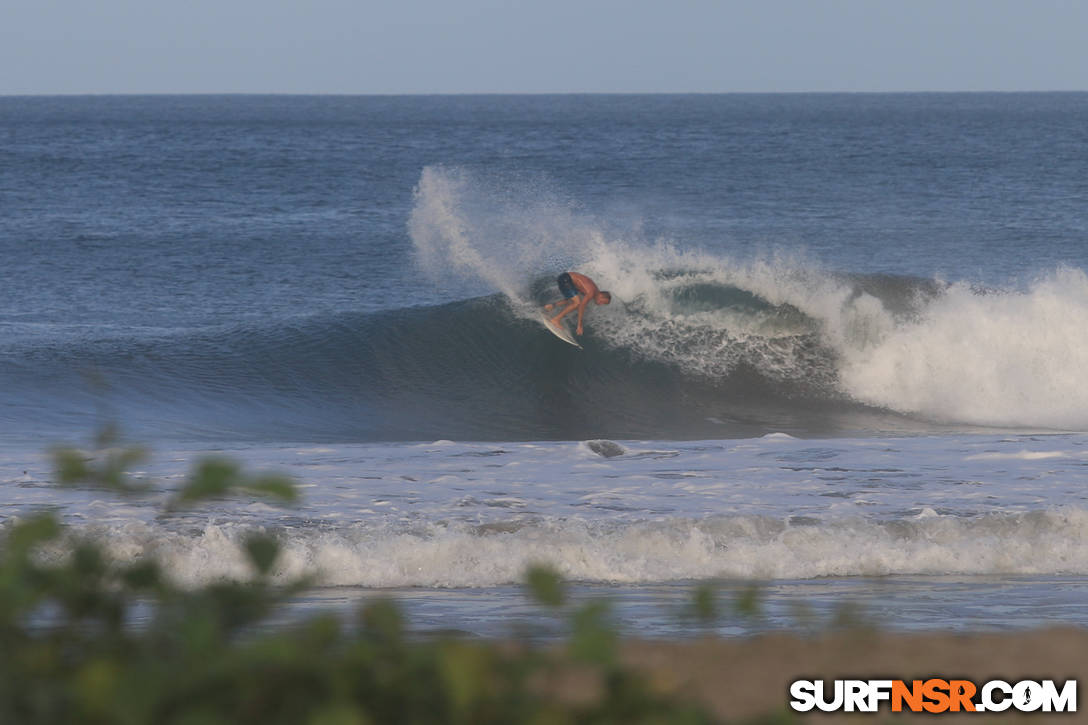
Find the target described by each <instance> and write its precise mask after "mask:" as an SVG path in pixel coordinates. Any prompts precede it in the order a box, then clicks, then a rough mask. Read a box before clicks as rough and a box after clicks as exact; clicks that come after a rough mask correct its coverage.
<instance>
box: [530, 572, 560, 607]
mask: <svg viewBox="0 0 1088 725" xmlns="http://www.w3.org/2000/svg"><path fill="white" fill-rule="evenodd" d="M525 585H526V586H527V587H528V588H529V595H530V596H531V597H532V598H533V600H534V601H535V602H536V603H537V604H543V605H544V606H547V607H561V606H563V604H564V602H565V601H566V591H565V588H564V586H563V578H562V577H561V576H559V573H558V572H557V571H556V570H555V569H552V568H551V567H550V566H544V565H536V566H531V567H529V570H528V571H527V572H526V573H525Z"/></svg>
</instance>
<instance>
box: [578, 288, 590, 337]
mask: <svg viewBox="0 0 1088 725" xmlns="http://www.w3.org/2000/svg"><path fill="white" fill-rule="evenodd" d="M589 299H590V298H589V295H583V296H582V301H581V302H580V303H579V304H578V329H576V330H575V331H574V334H575V335H581V334H582V316H583V315H585V313H586V305H588V304H589Z"/></svg>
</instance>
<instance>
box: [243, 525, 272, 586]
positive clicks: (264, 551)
mask: <svg viewBox="0 0 1088 725" xmlns="http://www.w3.org/2000/svg"><path fill="white" fill-rule="evenodd" d="M245 549H246V553H247V554H248V555H249V561H250V563H251V564H253V566H254V567H255V568H256V569H257V573H258V574H260V575H261V576H268V572H269V571H271V569H272V565H273V564H275V563H276V558H277V557H278V556H279V554H280V545H279V542H278V541H276V539H274V538H273V537H271V536H269V535H267V534H250V535H249V536H247V537H246V540H245Z"/></svg>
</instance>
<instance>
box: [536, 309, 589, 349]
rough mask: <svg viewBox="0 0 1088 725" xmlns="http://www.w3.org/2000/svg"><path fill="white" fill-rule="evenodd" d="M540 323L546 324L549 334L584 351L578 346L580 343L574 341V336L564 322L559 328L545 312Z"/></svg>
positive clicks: (541, 315) (541, 314)
mask: <svg viewBox="0 0 1088 725" xmlns="http://www.w3.org/2000/svg"><path fill="white" fill-rule="evenodd" d="M540 321H541V322H542V323H543V324H544V327H546V328H547V329H548V332H550V333H552V334H553V335H555V336H556V337H558V338H559V339H560V340H562V341H563V342H565V343H567V344H568V345H574V346H575V347H576V348H578V349H579V350H582V349H583V348H582V346H581V345H579V344H578V341H577V340H575V339H574V335H572V334H570V330H568V329H567V326H566V325H564V324H563V323H562V322H560V323H559V325H558V326H556V325H553V324H552V321H551V318H550V317H548V316H547V315H546V314H544V313H543V312H541V313H540Z"/></svg>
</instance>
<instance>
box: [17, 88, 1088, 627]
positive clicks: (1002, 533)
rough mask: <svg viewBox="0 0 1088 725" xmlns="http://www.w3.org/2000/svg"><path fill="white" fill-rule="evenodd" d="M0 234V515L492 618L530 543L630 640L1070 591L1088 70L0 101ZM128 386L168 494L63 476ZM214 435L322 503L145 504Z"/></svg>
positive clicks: (1084, 284)
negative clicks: (708, 618)
mask: <svg viewBox="0 0 1088 725" xmlns="http://www.w3.org/2000/svg"><path fill="white" fill-rule="evenodd" d="M0 254H2V258H3V261H4V264H3V266H2V267H0V270H2V271H0V275H2V277H0V278H2V280H3V290H4V294H3V295H2V297H0V527H2V526H4V525H6V524H7V522H10V521H12V520H14V519H15V518H17V517H19V516H24V515H26V514H27V513H30V512H32V511H35V510H38V509H40V508H43V507H54V508H58V509H59V510H60V511H61V512H62V514H63V516H64V517H65V520H66V521H68V523H70V524H71V526H72V527H73V530H74V531H76V532H79V533H81V534H84V535H88V536H92V537H94V538H97V539H98V540H100V541H102V542H103V543H104V544H106V545H107V547H108V548H109V550H110V552H111V555H113V556H115V557H116V558H117V559H119V560H132V559H136V558H139V557H142V556H149V555H154V556H159V557H162V558H163V559H164V560H165V561H166V562H167V563H168V568H169V570H170V571H171V572H172V574H173V575H174V576H175V577H176V578H177V580H178V581H180V582H182V583H188V584H194V585H195V584H200V583H203V582H207V581H211V580H214V579H217V578H223V577H226V578H241V579H244V578H246V577H248V576H249V575H250V572H249V571H248V570H247V568H246V565H245V562H244V557H243V556H242V554H241V549H240V546H239V543H238V542H239V541H240V540H241V538H242V536H243V535H244V533H245V532H246V531H248V530H250V529H252V528H254V527H259V528H264V529H266V530H269V531H272V532H274V533H276V535H277V536H278V537H279V538H280V539H281V541H282V542H283V544H284V547H285V554H284V557H283V558H282V560H281V561H280V564H279V568H278V570H277V576H278V577H280V578H281V579H282V580H283V581H287V580H289V579H291V578H292V577H294V576H297V575H299V574H308V575H313V576H315V577H317V580H318V581H319V582H320V584H321V586H320V587H319V588H318V589H317V590H315V591H314V593H313V594H312V596H310V597H308V598H304V599H302V600H300V603H299V604H298V606H299V607H301V609H302V610H303V611H309V610H310V609H324V608H328V607H343V608H347V607H350V606H353V605H354V604H355V603H357V602H358V601H359V600H361V599H365V598H367V597H369V596H372V595H373V593H374V592H376V591H380V592H388V591H390V590H392V591H393V592H395V593H397V594H398V595H399V596H400V597H401V598H402V599H403V600H404V601H405V602H406V605H407V606H408V607H409V610H410V612H411V613H412V615H413V616H414V617H415V618H416V620H417V621H418V622H420V623H421V626H424V627H436V628H460V629H464V630H466V631H470V632H475V633H480V634H502V633H504V632H506V631H508V628H509V626H510V624H511V622H512V621H514V620H515V619H517V618H519V617H530V618H532V617H534V616H536V615H534V613H533V611H534V610H533V608H532V607H531V606H530V605H528V604H526V602H525V600H524V598H523V597H522V595H521V593H520V590H519V589H518V588H517V586H516V584H517V582H518V581H519V580H520V578H521V575H522V572H523V571H524V569H525V567H526V566H527V565H528V564H530V563H533V562H538V561H542V562H547V563H550V564H552V565H554V566H556V567H557V568H558V569H559V570H560V571H561V572H562V573H563V574H564V575H565V576H566V577H567V578H569V579H570V580H571V581H572V582H574V583H575V586H576V588H577V591H578V593H579V596H585V597H592V596H598V595H602V596H610V597H611V598H613V600H614V601H615V602H616V605H615V612H616V617H617V619H618V620H619V622H620V623H621V625H622V626H623V628H624V629H625V630H627V631H631V632H633V633H636V634H640V635H645V636H674V635H683V634H684V633H686V632H688V631H689V630H688V629H687V627H688V625H685V624H684V622H683V621H682V620H680V619H678V618H677V617H676V616H674V613H675V610H676V609H677V607H678V606H679V604H678V602H680V601H682V599H683V597H684V596H686V592H687V591H688V590H689V589H690V587H691V586H692V584H693V583H694V582H699V581H705V580H715V581H720V582H722V587H723V589H724V590H726V591H732V590H735V589H738V588H743V587H745V586H747V582H748V581H751V580H755V581H758V582H760V583H761V586H762V588H763V591H764V594H765V600H766V604H765V616H764V618H763V619H762V620H759V621H758V622H756V623H752V622H745V623H735V622H734V623H725V624H723V625H722V627H721V630H720V631H722V632H723V633H727V634H729V633H737V632H745V631H751V630H752V629H753V628H755V629H760V628H772V629H774V628H789V627H793V626H796V625H797V622H796V616H795V615H796V612H797V611H799V609H798V608H799V607H800V606H802V605H804V606H808V607H812V608H814V611H817V612H824V611H827V612H829V611H831V609H832V608H833V604H834V603H835V602H840V601H850V602H852V603H854V604H857V605H859V606H860V607H861V608H862V610H863V611H868V612H870V613H871V614H872V615H873V616H874V617H875V618H878V619H880V620H881V621H885V622H886V623H888V624H889V625H890V626H898V627H904V628H914V629H919V628H944V629H989V628H1007V627H1028V626H1036V625H1038V624H1042V623H1051V622H1067V623H1074V624H1081V625H1086V624H1088V597H1085V594H1088V580H1086V579H1085V575H1086V574H1088V435H1086V434H1085V432H1086V431H1088V378H1085V371H1088V272H1086V270H1088V94H1085V93H1054V94H1050V93H1025V94H1019V93H1011V94H987V93H973V94H890V95H881V94H841V95H840V94H813V95H809V94H782V95H775V94H771V95H691V96H682V95H675V96H674V95H658V96H653V95H649V96H623V95H561V96H414V97H410V96H403V97H376V96H373V97H370V96H359V97H352V96H116V97H114V96H88V97H0ZM566 270H576V271H580V272H582V273H584V274H587V275H589V276H591V277H592V278H593V279H595V280H596V281H597V282H598V284H599V285H600V286H601V288H603V289H607V290H610V291H611V292H612V294H613V304H611V305H609V306H607V307H595V306H592V305H591V306H590V308H589V310H588V311H587V313H586V320H585V335H584V336H583V338H582V344H583V345H584V349H583V350H578V349H576V348H574V347H571V346H568V345H566V344H564V343H562V342H561V341H559V340H557V339H556V338H555V337H553V336H551V335H549V334H548V333H547V331H546V330H545V329H544V328H543V327H542V325H541V324H540V322H539V320H538V318H537V310H538V309H539V307H540V306H541V305H542V304H543V303H545V302H549V301H552V300H554V299H555V298H556V297H558V291H557V290H556V287H555V278H556V276H557V275H558V274H559V273H561V272H563V271H566ZM109 422H114V423H117V424H119V425H120V426H121V429H122V430H123V431H124V433H125V435H126V438H127V440H130V441H136V442H141V443H144V444H147V445H148V446H150V447H151V448H152V449H153V450H154V452H155V456H154V458H153V459H152V461H151V462H150V463H148V464H147V465H146V466H145V467H144V468H143V469H141V470H140V471H137V472H136V473H137V475H139V476H141V477H144V478H146V479H147V480H148V481H150V482H151V483H152V486H153V487H154V490H155V492H156V493H155V494H152V495H149V496H147V497H145V498H143V499H138V500H124V501H115V500H113V499H111V498H110V497H109V496H108V495H107V494H104V493H103V492H101V491H97V490H69V489H65V490H61V489H58V488H57V487H56V486H54V485H53V473H52V470H51V466H50V462H49V456H48V453H47V451H48V449H49V448H50V446H52V445H55V444H81V445H88V441H90V440H91V439H92V437H93V435H94V432H95V430H97V429H99V428H100V427H101V426H103V425H105V424H106V423H109ZM213 452H215V453H221V452H227V453H229V454H230V455H233V456H234V457H235V458H238V459H239V460H241V461H243V462H245V463H246V464H247V465H248V466H251V467H254V468H258V469H261V470H276V471H286V472H288V473H290V474H291V475H293V476H295V477H296V479H297V480H298V481H299V482H300V483H301V484H303V486H304V488H303V494H304V498H303V502H302V503H301V504H300V505H299V506H298V507H295V508H290V509H281V508H277V507H274V506H269V505H267V504H264V503H250V502H237V503H217V504H209V505H208V506H206V507H204V508H201V509H198V510H194V511H189V512H186V513H184V514H171V515H167V516H163V515H161V514H160V511H159V506H160V505H161V503H162V500H163V498H164V497H165V496H167V495H168V494H169V492H170V491H171V490H172V489H173V488H176V486H177V485H178V484H179V481H180V480H181V479H182V477H183V476H184V474H185V472H186V471H187V470H188V468H189V467H190V466H191V465H192V463H193V462H195V461H196V460H198V459H199V458H200V457H202V456H204V455H207V454H209V453H213ZM53 555H56V556H63V555H64V552H63V551H56V552H53ZM692 626H694V625H692Z"/></svg>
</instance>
